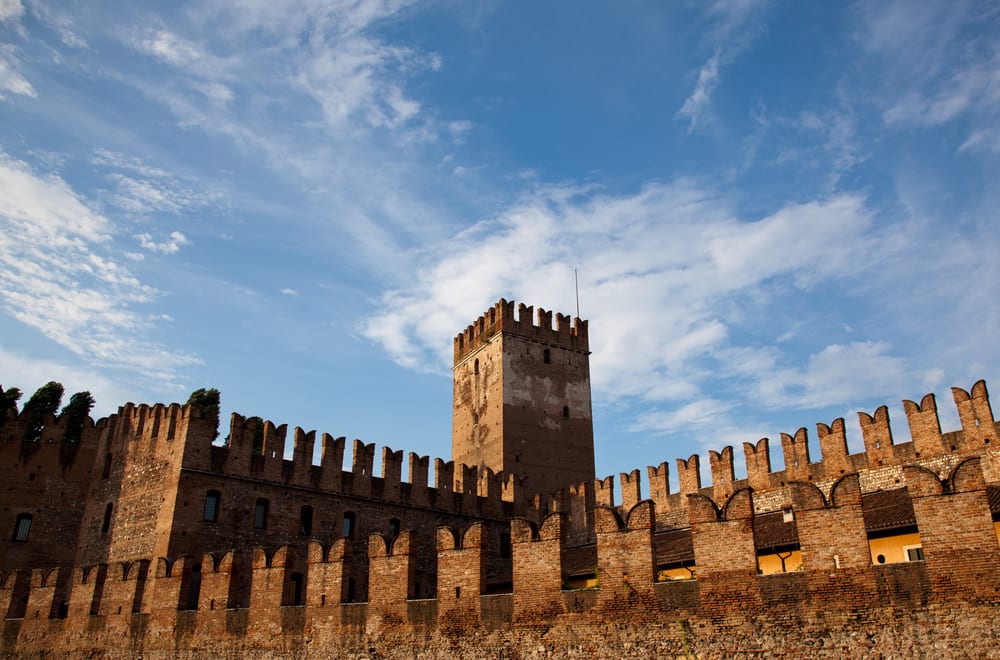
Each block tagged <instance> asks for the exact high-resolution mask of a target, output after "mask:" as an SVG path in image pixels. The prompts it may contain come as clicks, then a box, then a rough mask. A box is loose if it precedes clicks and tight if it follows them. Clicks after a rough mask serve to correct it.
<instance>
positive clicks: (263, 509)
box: [253, 498, 270, 529]
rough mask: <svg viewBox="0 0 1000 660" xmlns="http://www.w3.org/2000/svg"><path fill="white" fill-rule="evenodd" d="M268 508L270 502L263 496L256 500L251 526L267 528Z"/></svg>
mask: <svg viewBox="0 0 1000 660" xmlns="http://www.w3.org/2000/svg"><path fill="white" fill-rule="evenodd" d="M268 508H270V502H268V501H267V500H266V499H264V498H260V499H259V500H257V506H255V507H254V510H253V528H254V529H267V510H268Z"/></svg>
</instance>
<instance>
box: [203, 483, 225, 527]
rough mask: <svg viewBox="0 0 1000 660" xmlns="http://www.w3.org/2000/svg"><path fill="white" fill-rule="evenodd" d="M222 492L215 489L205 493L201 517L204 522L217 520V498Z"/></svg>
mask: <svg viewBox="0 0 1000 660" xmlns="http://www.w3.org/2000/svg"><path fill="white" fill-rule="evenodd" d="M221 497H222V494H221V493H220V492H219V491H217V490H210V491H208V493H207V494H206V495H205V511H204V512H203V514H202V517H201V519H202V520H204V521H205V522H216V521H218V520H219V499H220V498H221Z"/></svg>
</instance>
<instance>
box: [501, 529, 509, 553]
mask: <svg viewBox="0 0 1000 660" xmlns="http://www.w3.org/2000/svg"><path fill="white" fill-rule="evenodd" d="M510 550H511V548H510V534H509V533H508V532H504V533H503V534H501V535H500V559H510V555H511V552H510Z"/></svg>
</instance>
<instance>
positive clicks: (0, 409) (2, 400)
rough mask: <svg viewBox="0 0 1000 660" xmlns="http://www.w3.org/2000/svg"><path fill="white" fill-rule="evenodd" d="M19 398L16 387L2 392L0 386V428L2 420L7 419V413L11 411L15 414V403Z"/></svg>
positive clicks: (19, 392) (18, 391)
mask: <svg viewBox="0 0 1000 660" xmlns="http://www.w3.org/2000/svg"><path fill="white" fill-rule="evenodd" d="M20 398H21V390H19V389H18V388H16V387H12V388H10V389H8V390H4V388H3V386H2V385H0V428H2V427H3V423H4V420H6V419H7V411H8V410H13V411H14V413H15V414H16V413H17V402H18V399H20Z"/></svg>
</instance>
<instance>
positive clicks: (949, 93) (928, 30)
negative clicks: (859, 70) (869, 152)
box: [856, 0, 1000, 151]
mask: <svg viewBox="0 0 1000 660" xmlns="http://www.w3.org/2000/svg"><path fill="white" fill-rule="evenodd" d="M857 15H858V29H857V34H856V39H857V41H858V42H859V43H860V44H861V45H862V46H863V47H864V48H865V49H866V50H867V51H868V52H869V53H870V54H872V55H873V56H875V57H877V58H879V63H880V65H881V67H880V68H881V69H882V75H881V76H880V78H879V79H878V80H877V82H876V84H877V89H876V90H875V98H876V99H877V101H878V102H879V103H880V104H881V106H882V109H883V111H882V117H883V120H884V121H885V122H886V123H887V124H889V125H891V126H896V127H912V126H937V125H941V124H945V123H948V122H952V121H955V120H956V119H958V118H960V117H961V118H968V119H969V120H970V121H971V123H972V129H971V134H970V136H969V138H968V140H966V141H965V143H964V144H963V148H964V149H968V150H975V149H980V148H981V149H985V150H987V151H994V145H995V143H996V142H995V140H993V139H991V134H992V131H993V127H994V126H996V123H997V121H998V120H1000V38H998V37H997V31H998V30H1000V14H998V12H996V10H995V9H993V10H990V9H987V8H986V7H984V6H983V5H981V4H980V3H974V2H947V1H944V0H934V1H928V2H921V3H919V4H917V5H914V4H913V3H910V2H905V1H898V0H897V1H891V2H880V3H861V4H859V5H858V12H857Z"/></svg>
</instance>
